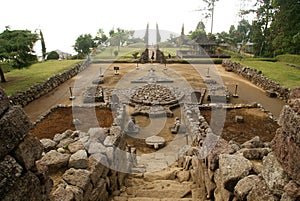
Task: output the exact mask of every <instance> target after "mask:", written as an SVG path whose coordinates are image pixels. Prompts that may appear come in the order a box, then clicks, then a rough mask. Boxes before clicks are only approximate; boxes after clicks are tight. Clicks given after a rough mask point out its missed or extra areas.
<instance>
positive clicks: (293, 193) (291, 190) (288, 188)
mask: <svg viewBox="0 0 300 201" xmlns="http://www.w3.org/2000/svg"><path fill="white" fill-rule="evenodd" d="M284 191H285V192H286V193H287V195H289V196H290V197H292V198H295V199H300V186H299V185H297V184H296V183H295V182H294V181H289V183H288V184H287V185H285V187H284Z"/></svg>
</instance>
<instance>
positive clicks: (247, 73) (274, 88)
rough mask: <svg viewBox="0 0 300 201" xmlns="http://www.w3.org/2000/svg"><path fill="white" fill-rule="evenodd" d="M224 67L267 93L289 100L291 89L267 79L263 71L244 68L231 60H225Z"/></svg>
mask: <svg viewBox="0 0 300 201" xmlns="http://www.w3.org/2000/svg"><path fill="white" fill-rule="evenodd" d="M222 66H223V67H224V68H226V70H227V71H232V72H234V73H236V74H238V75H240V76H242V77H244V78H246V79H247V80H249V81H250V82H252V83H253V84H255V85H257V86H259V87H261V88H262V89H264V90H266V91H271V92H275V93H276V94H277V96H278V97H279V98H280V99H282V100H284V101H287V100H288V99H289V93H290V89H289V88H286V87H283V86H280V84H279V83H278V82H275V81H273V80H270V79H269V78H267V77H265V76H264V75H263V74H262V72H261V71H257V70H255V69H252V68H249V67H247V66H242V65H241V64H240V63H236V62H232V61H231V60H223V62H222Z"/></svg>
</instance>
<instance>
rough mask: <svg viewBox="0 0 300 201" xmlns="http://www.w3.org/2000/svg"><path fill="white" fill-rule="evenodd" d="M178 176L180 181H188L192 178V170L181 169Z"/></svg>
mask: <svg viewBox="0 0 300 201" xmlns="http://www.w3.org/2000/svg"><path fill="white" fill-rule="evenodd" d="M176 176H177V178H178V181H179V182H184V181H188V180H189V179H190V171H187V170H183V171H179V172H178V173H177V175H176Z"/></svg>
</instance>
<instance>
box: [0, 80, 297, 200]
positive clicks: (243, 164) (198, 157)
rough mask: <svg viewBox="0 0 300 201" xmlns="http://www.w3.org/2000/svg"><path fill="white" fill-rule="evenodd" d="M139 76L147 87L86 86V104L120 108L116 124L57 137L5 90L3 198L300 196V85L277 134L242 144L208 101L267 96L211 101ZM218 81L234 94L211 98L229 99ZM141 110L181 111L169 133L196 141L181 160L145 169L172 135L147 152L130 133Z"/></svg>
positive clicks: (0, 133) (0, 153) (0, 117)
mask: <svg viewBox="0 0 300 201" xmlns="http://www.w3.org/2000/svg"><path fill="white" fill-rule="evenodd" d="M152 75H153V74H152ZM151 80H152V81H153V80H155V79H152V78H151ZM157 80H159V79H157ZM134 84H138V85H135V86H133V87H132V88H128V89H115V90H111V89H105V88H102V87H100V84H99V83H97V86H93V89H90V90H87V91H86V92H85V93H84V95H83V100H82V102H83V103H87V104H86V105H89V106H90V105H91V104H96V105H100V106H101V107H103V108H109V109H111V110H113V115H114V123H113V124H112V126H111V127H109V128H90V129H89V130H88V131H87V132H82V131H71V130H67V131H65V132H63V133H60V134H56V135H55V136H54V138H53V139H41V140H38V139H37V138H35V137H34V136H32V135H31V134H30V133H29V131H30V129H31V128H32V124H31V123H30V121H29V119H28V117H26V115H25V114H24V112H23V110H22V109H21V108H20V107H17V106H12V105H11V103H10V102H9V99H8V97H7V96H6V94H5V93H4V92H3V91H2V90H1V89H0V195H1V200H5V201H6V200H22V199H23V198H25V199H26V200H70V201H71V200H93V201H97V200H143V199H144V200H164V199H165V200H176V199H177V200H251V201H260V200H275V201H285V200H287V201H288V200H292V201H296V200H299V199H300V177H299V175H300V172H299V170H300V163H299V160H298V159H299V156H300V155H299V153H300V145H299V141H300V140H299V125H300V117H299V116H300V111H299V108H300V95H299V94H300V89H299V88H298V89H294V90H293V91H292V92H291V93H290V96H289V97H290V98H289V100H288V104H287V105H286V106H285V107H284V108H283V111H282V113H281V116H280V118H279V121H278V122H279V124H280V128H279V129H278V130H277V132H276V135H275V138H274V139H273V141H272V142H264V141H262V140H261V138H260V137H255V138H253V139H251V140H249V141H247V142H245V143H243V144H239V143H236V142H234V141H226V140H224V139H223V138H222V137H220V136H218V135H216V132H215V130H214V128H211V127H210V125H209V124H208V123H207V121H206V119H205V118H204V117H203V116H202V114H201V109H208V108H209V109H211V110H213V109H215V110H217V111H218V110H219V111H222V110H224V109H235V108H241V107H245V108H251V107H258V106H257V105H258V104H253V105H232V104H228V103H226V101H225V102H222V103H220V102H216V103H208V104H203V100H204V97H207V94H206V93H205V92H206V91H205V90H200V91H196V90H193V89H179V88H175V87H172V85H168V83H155V82H154V83H153V82H150V83H148V82H147V83H134ZM212 85H215V84H212ZM216 88H217V89H218V90H223V91H225V93H223V94H222V95H221V96H220V95H219V94H220V93H210V91H209V90H210V88H208V89H207V90H208V94H211V96H212V98H211V100H214V96H216V97H217V100H219V97H222V98H221V99H222V101H223V100H226V99H227V97H226V96H227V92H226V90H224V88H223V89H221V88H218V86H215V89H216ZM85 97H87V98H88V99H86V100H88V101H85V99H84V98H85ZM95 97H99V99H97V98H95ZM100 97H101V98H100ZM98 100H99V102H98ZM130 107H132V111H133V112H131V113H130V112H129V109H128V108H130ZM176 107H180V109H181V116H180V117H175V118H174V116H173V113H172V110H174V108H176ZM199 108H200V110H199ZM220 113H221V112H220ZM139 115H144V116H147V117H149V118H160V117H161V116H163V117H172V118H173V119H174V125H173V126H171V127H170V128H169V129H170V130H169V131H170V133H174V134H176V133H178V135H174V136H182V139H184V137H185V136H187V137H186V138H188V140H189V141H188V143H187V144H188V145H186V146H182V147H181V149H180V151H179V153H178V155H177V153H176V155H177V159H178V160H177V161H176V163H175V166H171V167H170V168H166V169H164V170H161V172H154V173H152V172H145V171H149V170H150V169H147V168H148V167H145V166H141V161H143V160H144V161H147V162H149V161H150V162H151V160H154V163H156V165H159V164H160V163H161V162H162V161H166V160H167V159H166V158H167V155H159V154H160V153H159V150H161V149H163V145H161V144H159V143H162V144H164V145H165V144H166V143H169V142H167V141H166V140H165V141H164V139H161V138H159V139H157V138H153V136H150V137H149V136H148V138H146V139H145V141H146V143H147V142H148V143H149V144H152V145H151V146H153V149H155V151H157V150H158V151H157V152H155V155H154V157H153V158H150V157H148V158H144V159H143V158H142V157H141V156H138V155H137V154H136V152H137V150H136V149H135V148H134V147H131V146H130V145H129V144H127V142H126V132H125V131H126V130H127V131H128V132H129V133H131V134H132V133H133V135H139V132H141V130H142V128H140V127H139V125H138V123H137V122H136V120H135V118H133V117H137V116H139ZM173 119H172V120H173ZM129 122H130V123H129ZM172 129H173V130H172ZM171 135H172V134H171ZM154 137H159V136H154ZM214 139H217V140H216V141H215V142H216V144H214V146H213V147H211V144H210V143H208V141H210V142H212V141H214ZM172 148H173V147H172ZM172 151H173V152H174V150H172ZM142 159H143V160H142ZM53 179H56V180H55V183H54V182H53ZM149 181H150V182H151V183H147V182H149ZM151 196H157V197H151ZM167 196H168V197H167ZM175 196H176V197H175ZM23 200H24V199H23Z"/></svg>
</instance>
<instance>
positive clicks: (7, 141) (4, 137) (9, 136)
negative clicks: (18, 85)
mask: <svg viewBox="0 0 300 201" xmlns="http://www.w3.org/2000/svg"><path fill="white" fill-rule="evenodd" d="M0 118H1V117H0ZM31 128H32V124H31V122H30V120H29V118H28V117H27V116H26V115H25V113H24V111H23V109H22V108H20V107H17V106H15V107H11V108H10V109H9V110H8V111H7V112H6V113H5V114H4V115H3V116H2V118H1V119H0V160H1V159H3V157H4V156H5V155H6V154H8V153H9V152H10V151H12V150H13V149H14V148H15V147H16V146H18V144H19V143H20V142H21V141H22V140H23V139H24V136H25V134H26V133H27V132H28V131H29V130H30V129H31Z"/></svg>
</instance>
